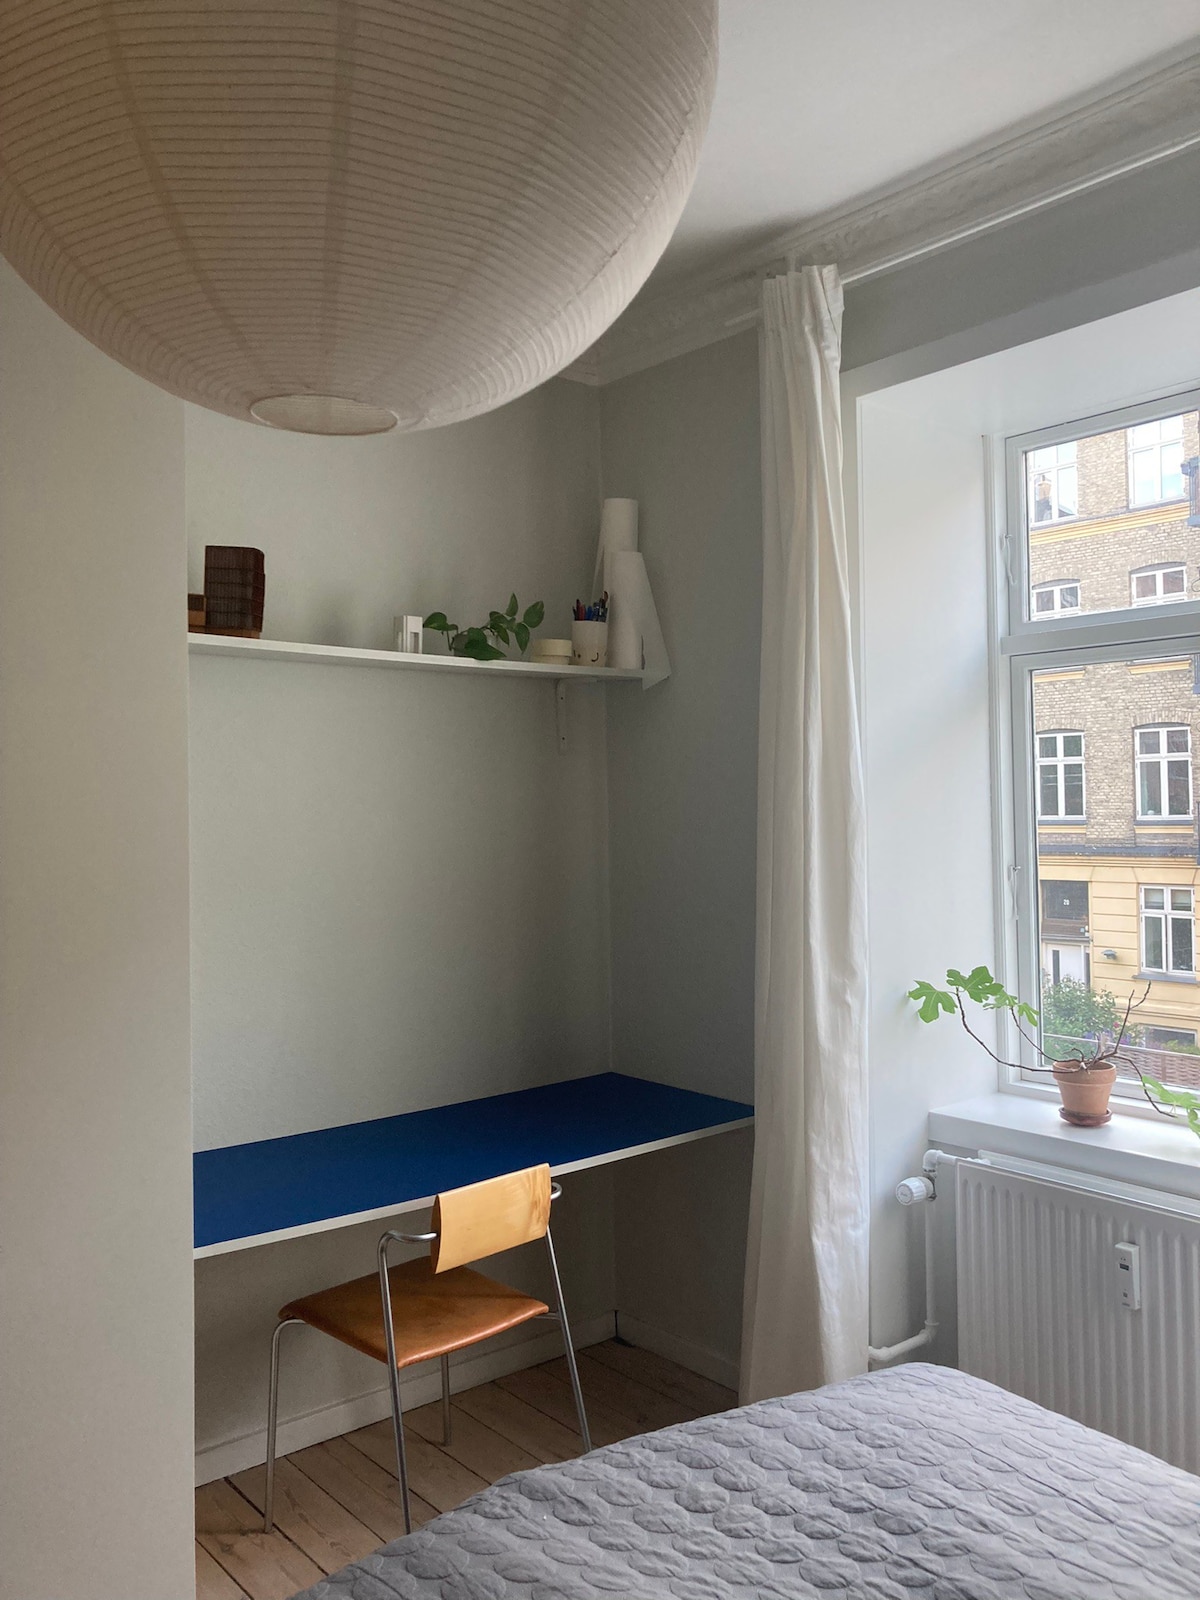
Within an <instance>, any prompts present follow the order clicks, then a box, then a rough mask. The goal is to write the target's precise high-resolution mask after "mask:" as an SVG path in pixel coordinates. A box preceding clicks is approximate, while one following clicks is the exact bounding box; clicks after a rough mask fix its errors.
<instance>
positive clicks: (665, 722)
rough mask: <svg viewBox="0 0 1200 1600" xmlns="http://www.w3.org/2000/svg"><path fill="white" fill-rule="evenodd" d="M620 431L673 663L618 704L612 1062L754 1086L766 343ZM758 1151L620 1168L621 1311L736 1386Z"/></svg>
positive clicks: (665, 397) (613, 419)
mask: <svg viewBox="0 0 1200 1600" xmlns="http://www.w3.org/2000/svg"><path fill="white" fill-rule="evenodd" d="M601 440H602V451H603V468H604V491H605V493H606V494H612V495H628V496H632V497H633V498H635V499H636V500H637V501H638V502H639V505H640V515H641V548H642V550H643V552H644V554H645V557H646V565H647V568H648V569H649V573H650V581H651V583H652V585H653V587H654V592H655V597H656V600H657V602H658V607H659V612H660V615H661V617H662V622H663V630H664V632H665V634H666V638H667V646H668V648H669V650H670V653H671V663H672V675H671V677H670V678H669V679H668V680H667V681H666V682H665V683H663V684H661V685H660V686H659V687H657V688H655V689H653V690H651V691H650V692H649V693H647V694H644V695H641V696H636V697H633V698H629V697H622V698H620V699H617V698H616V697H614V698H613V699H611V700H610V702H609V734H608V763H609V774H608V784H609V813H610V857H611V879H612V883H611V896H612V965H613V1061H614V1065H615V1066H616V1067H617V1068H618V1070H620V1071H623V1072H631V1073H634V1074H636V1075H638V1076H641V1077H647V1078H659V1079H662V1080H663V1081H665V1082H668V1083H677V1084H679V1085H681V1086H682V1087H684V1088H689V1089H700V1090H704V1091H705V1092H707V1093H709V1094H718V1095H726V1096H729V1097H731V1098H733V1099H739V1100H752V1099H753V1095H754V870H755V868H754V861H755V805H756V798H755V797H756V770H757V759H758V755H757V752H758V653H759V617H760V612H761V587H762V558H761V538H762V535H761V511H760V478H759V429H758V348H757V339H756V336H755V335H754V334H750V335H744V336H742V337H741V338H738V339H732V340H727V341H725V342H724V343H722V344H718V345H712V346H710V347H709V348H708V349H706V350H700V351H697V352H696V353H695V354H694V355H689V356H684V357H681V358H680V359H679V360H677V361H671V362H668V363H666V364H664V365H663V366H660V367H655V368H653V369H652V370H650V371H648V372H642V373H638V374H635V375H634V376H633V377H630V378H626V379H624V380H622V381H621V382H619V383H615V384H612V385H611V386H609V387H608V388H607V389H605V390H604V391H603V394H602V400H601ZM751 1148H752V1141H751V1139H750V1137H749V1136H748V1135H745V1134H735V1135H727V1136H724V1137H722V1138H720V1139H714V1140H706V1141H704V1142H702V1143H699V1144H695V1145H691V1146H688V1147H687V1148H686V1149H684V1150H679V1151H674V1152H672V1153H671V1156H670V1158H669V1159H668V1158H662V1159H660V1158H654V1159H651V1160H646V1161H643V1162H637V1163H634V1164H632V1165H631V1166H630V1167H629V1168H627V1169H625V1168H623V1169H621V1170H619V1171H618V1172H617V1174H616V1175H615V1179H614V1182H615V1187H616V1195H617V1273H618V1310H619V1312H620V1314H621V1315H622V1317H624V1318H625V1319H626V1322H627V1324H628V1326H630V1327H633V1326H634V1325H635V1323H640V1324H644V1325H645V1327H647V1328H650V1329H653V1330H656V1331H657V1332H658V1333H660V1334H666V1335H667V1336H668V1340H669V1341H673V1342H671V1343H669V1345H664V1346H662V1348H664V1349H668V1350H669V1353H672V1354H674V1355H676V1356H677V1357H678V1358H681V1359H686V1360H690V1361H692V1363H693V1364H695V1365H696V1366H697V1367H698V1368H699V1369H700V1370H707V1371H709V1372H710V1373H711V1374H712V1375H713V1376H715V1377H718V1378H720V1379H722V1380H723V1381H725V1382H731V1381H734V1378H735V1373H736V1363H737V1355H738V1348H739V1343H740V1326H741V1295H742V1273H743V1264H744V1254H745V1234H746V1216H747V1204H748V1196H749V1171H750V1152H751ZM651 1337H653V1334H652V1335H651Z"/></svg>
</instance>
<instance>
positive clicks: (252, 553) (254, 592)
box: [204, 544, 266, 639]
mask: <svg viewBox="0 0 1200 1600" xmlns="http://www.w3.org/2000/svg"><path fill="white" fill-rule="evenodd" d="M265 595H266V572H265V561H264V558H263V553H262V551H261V550H255V549H253V548H252V547H251V546H248V545H232V544H210V545H206V546H205V550H204V599H205V625H204V626H205V632H206V633H225V634H232V635H234V636H236V637H241V638H250V639H257V638H258V637H259V636H260V635H261V633H262V620H263V601H264V598H265Z"/></svg>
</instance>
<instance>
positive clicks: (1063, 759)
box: [1033, 728, 1087, 823]
mask: <svg viewBox="0 0 1200 1600" xmlns="http://www.w3.org/2000/svg"><path fill="white" fill-rule="evenodd" d="M1033 738H1034V744H1035V745H1036V751H1035V756H1034V761H1035V765H1036V768H1037V794H1036V797H1035V809H1036V811H1037V818H1038V821H1039V822H1078V823H1084V822H1086V821H1087V737H1086V735H1085V734H1084V732H1083V729H1082V728H1038V729H1037V730H1036V731H1035V732H1034V736H1033ZM1043 739H1054V740H1055V741H1056V744H1055V751H1054V754H1053V755H1052V756H1044V755H1043V754H1042V746H1041V741H1042V740H1043ZM1064 739H1078V740H1079V754H1078V755H1077V756H1068V755H1064V754H1063V747H1062V741H1063V740H1064ZM1074 766H1078V768H1079V787H1080V790H1081V793H1082V804H1081V806H1080V808H1079V810H1078V811H1064V810H1063V809H1062V808H1063V803H1064V801H1065V800H1066V797H1067V775H1066V770H1065V769H1066V768H1067V767H1074ZM1046 767H1053V768H1054V770H1055V783H1056V786H1057V789H1058V810H1057V811H1043V810H1042V772H1043V770H1044V769H1045V768H1046Z"/></svg>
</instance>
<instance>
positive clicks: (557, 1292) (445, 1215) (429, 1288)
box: [263, 1166, 592, 1533]
mask: <svg viewBox="0 0 1200 1600" xmlns="http://www.w3.org/2000/svg"><path fill="white" fill-rule="evenodd" d="M561 1193H562V1190H561V1189H560V1188H559V1186H558V1184H556V1183H551V1181H550V1168H549V1167H548V1166H541V1167H529V1168H527V1169H526V1170H525V1171H524V1172H510V1173H508V1174H506V1175H505V1176H504V1177H502V1178H489V1179H488V1180H487V1181H486V1182H485V1183H472V1184H468V1185H467V1186H466V1187H465V1188H463V1189H449V1190H447V1191H446V1193H445V1194H439V1195H438V1196H437V1198H436V1200H435V1201H434V1205H433V1215H432V1217H431V1219H430V1221H431V1224H432V1231H431V1232H429V1233H399V1232H397V1231H396V1230H395V1229H389V1230H388V1231H387V1232H386V1233H385V1234H384V1235H383V1236H382V1237H381V1239H380V1241H379V1246H378V1250H377V1252H376V1255H377V1259H378V1263H379V1269H378V1272H377V1273H370V1274H368V1275H367V1276H366V1277H365V1278H355V1279H354V1280H353V1281H352V1282H350V1283H341V1284H338V1285H337V1286H336V1287H335V1288H333V1289H322V1290H321V1291H320V1292H319V1293H317V1294H310V1295H305V1296H304V1297H303V1298H302V1299H299V1300H293V1301H292V1302H291V1303H290V1304H289V1305H286V1306H284V1308H283V1310H282V1311H281V1312H280V1313H279V1322H278V1325H277V1326H276V1329H275V1333H274V1335H273V1337H272V1339H271V1388H270V1399H269V1402H268V1407H267V1482H266V1498H265V1501H264V1509H263V1526H264V1528H265V1529H266V1531H267V1532H268V1533H269V1532H270V1531H271V1527H272V1525H273V1513H274V1493H275V1434H276V1423H277V1419H278V1409H279V1336H280V1334H281V1333H282V1332H283V1330H284V1328H287V1327H290V1326H292V1325H294V1324H299V1323H307V1324H308V1326H309V1327H310V1328H317V1329H319V1330H320V1332H321V1333H327V1334H330V1335H331V1336H332V1337H333V1338H334V1339H340V1340H341V1341H342V1343H343V1344H348V1345H351V1346H352V1347H353V1348H354V1349H355V1350H361V1351H362V1353H363V1355H367V1356H374V1358H375V1360H376V1361H382V1362H384V1363H385V1364H386V1366H387V1368H388V1376H389V1383H390V1387H391V1396H392V1429H393V1433H394V1435H395V1441H396V1472H397V1476H398V1478H399V1480H400V1493H401V1496H402V1499H403V1502H404V1526H405V1529H406V1531H407V1532H409V1533H411V1532H412V1515H411V1512H410V1510H409V1503H408V1466H407V1463H406V1461H405V1455H404V1418H403V1413H402V1410H401V1406H400V1369H401V1368H402V1367H409V1366H413V1365H414V1364H415V1363H416V1362H418V1361H432V1360H433V1359H434V1358H435V1357H436V1358H438V1359H439V1360H440V1361H441V1369H442V1429H443V1434H444V1438H445V1441H446V1443H447V1444H448V1443H449V1442H450V1355H451V1352H452V1351H455V1350H464V1349H466V1348H467V1347H468V1346H470V1345H474V1344H478V1343H479V1342H480V1341H481V1340H483V1339H490V1338H492V1336H493V1335H495V1334H497V1333H503V1332H504V1331H505V1329H507V1328H515V1327H517V1326H518V1325H519V1324H520V1323H522V1322H529V1321H531V1320H532V1319H533V1318H535V1317H547V1318H549V1319H550V1320H551V1321H553V1322H557V1323H558V1325H559V1327H560V1328H561V1329H562V1335H563V1343H564V1345H565V1346H566V1356H567V1370H568V1371H569V1373H570V1375H571V1388H572V1391H573V1392H574V1395H575V1410H576V1412H577V1414H578V1417H579V1433H580V1437H581V1438H582V1440H583V1448H584V1450H590V1449H591V1448H592V1440H591V1435H590V1433H589V1432H588V1423H587V1413H586V1412H585V1410H584V1407H583V1391H582V1390H581V1388H580V1387H579V1369H578V1367H577V1365H576V1362H575V1347H574V1345H573V1344H572V1343H571V1330H570V1327H569V1325H568V1323H567V1308H566V1306H565V1304H564V1303H563V1293H562V1283H561V1281H560V1279H559V1276H558V1262H557V1260H556V1258H555V1255H554V1241H553V1240H552V1238H551V1237H550V1204H551V1202H552V1201H553V1200H557V1198H558V1196H559V1195H560V1194H561ZM534 1239H545V1241H546V1253H547V1255H548V1256H549V1258H550V1277H551V1280H552V1282H553V1286H554V1301H555V1306H556V1309H555V1310H554V1311H551V1310H550V1308H549V1306H547V1305H546V1304H545V1303H544V1302H543V1301H541V1300H535V1299H533V1298H532V1297H531V1296H530V1295H526V1294H521V1293H520V1291H519V1290H517V1289H512V1288H509V1287H508V1285H506V1284H503V1283H497V1282H496V1281H495V1280H494V1279H493V1278H485V1277H484V1276H483V1274H482V1273H481V1272H473V1271H472V1270H471V1268H470V1267H469V1265H468V1263H469V1262H472V1261H479V1260H481V1259H482V1258H483V1257H484V1256H491V1255H495V1254H497V1253H498V1252H499V1251H501V1250H511V1249H513V1248H514V1246H516V1245H519V1244H528V1243H529V1242H530V1241H531V1240H534ZM393 1243H398V1244H428V1245H429V1247H430V1248H429V1254H428V1255H427V1256H420V1257H418V1258H417V1259H416V1260H415V1261H405V1262H403V1263H402V1264H401V1265H400V1266H397V1267H392V1268H390V1269H389V1267H388V1264H387V1257H388V1247H389V1245H391V1244H393Z"/></svg>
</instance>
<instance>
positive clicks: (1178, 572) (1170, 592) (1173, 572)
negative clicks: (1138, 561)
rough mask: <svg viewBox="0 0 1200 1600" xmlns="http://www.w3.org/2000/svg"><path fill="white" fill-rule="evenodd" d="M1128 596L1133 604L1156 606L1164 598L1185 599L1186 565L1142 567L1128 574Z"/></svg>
mask: <svg viewBox="0 0 1200 1600" xmlns="http://www.w3.org/2000/svg"><path fill="white" fill-rule="evenodd" d="M1129 598H1130V600H1131V601H1132V603H1133V604H1134V605H1135V606H1157V605H1160V604H1161V603H1162V602H1163V601H1164V600H1186V599H1187V568H1186V567H1143V568H1142V570H1141V571H1140V572H1131V573H1130V574H1129Z"/></svg>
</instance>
